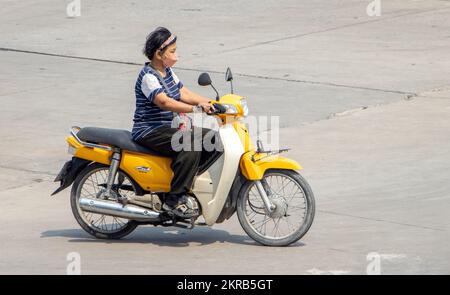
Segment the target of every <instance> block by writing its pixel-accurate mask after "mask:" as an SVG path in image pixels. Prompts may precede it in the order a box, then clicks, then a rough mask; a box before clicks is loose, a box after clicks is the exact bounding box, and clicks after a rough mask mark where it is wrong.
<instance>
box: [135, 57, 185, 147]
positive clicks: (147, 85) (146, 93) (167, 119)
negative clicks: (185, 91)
mask: <svg viewBox="0 0 450 295" xmlns="http://www.w3.org/2000/svg"><path fill="white" fill-rule="evenodd" d="M160 79H164V81H165V82H166V85H167V87H168V88H169V89H165V88H164V87H163V83H162V82H161V81H160ZM182 87H183V84H182V83H181V82H180V80H179V79H178V77H177V75H175V73H174V72H173V71H172V69H171V68H166V76H165V77H164V78H162V77H161V76H160V75H158V74H156V72H155V70H154V69H153V68H152V67H151V66H150V65H149V63H145V66H144V67H143V68H142V70H141V71H140V73H139V76H138V78H137V80H136V85H135V87H134V92H135V94H136V111H135V112H134V119H133V121H134V125H133V130H132V132H131V134H132V137H133V140H139V139H141V138H143V137H145V136H147V135H149V134H150V133H151V132H152V131H153V130H155V129H156V128H158V127H161V126H164V125H168V126H170V125H171V123H172V120H173V117H174V113H173V112H171V111H165V110H163V109H161V108H159V107H158V106H157V105H156V104H155V103H154V102H153V100H154V98H155V96H156V95H158V94H159V93H161V92H163V91H164V92H165V94H166V95H167V96H169V97H170V98H172V99H175V100H178V101H179V100H180V98H181V94H180V89H181V88H182Z"/></svg>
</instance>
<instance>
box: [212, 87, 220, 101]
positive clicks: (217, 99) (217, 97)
mask: <svg viewBox="0 0 450 295" xmlns="http://www.w3.org/2000/svg"><path fill="white" fill-rule="evenodd" d="M211 87H212V88H213V89H214V91H215V92H216V94H217V96H216V101H219V92H217V89H216V87H214V85H212V84H211Z"/></svg>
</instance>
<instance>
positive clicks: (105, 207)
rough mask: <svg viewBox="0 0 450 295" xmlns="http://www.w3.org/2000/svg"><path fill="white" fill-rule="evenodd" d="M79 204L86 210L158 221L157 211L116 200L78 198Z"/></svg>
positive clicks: (133, 218) (139, 219) (140, 219)
mask: <svg viewBox="0 0 450 295" xmlns="http://www.w3.org/2000/svg"><path fill="white" fill-rule="evenodd" d="M79 204H80V208H81V209H83V210H84V211H86V212H91V213H98V214H104V215H110V216H115V217H122V218H126V219H131V220H137V221H160V216H159V213H158V212H155V211H153V210H150V209H147V208H143V207H139V206H134V205H125V206H124V205H122V204H120V203H117V202H112V201H107V200H98V199H89V198H80V199H79Z"/></svg>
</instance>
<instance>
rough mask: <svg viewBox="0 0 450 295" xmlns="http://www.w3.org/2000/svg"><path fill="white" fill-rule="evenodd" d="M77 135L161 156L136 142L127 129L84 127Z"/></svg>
mask: <svg viewBox="0 0 450 295" xmlns="http://www.w3.org/2000/svg"><path fill="white" fill-rule="evenodd" d="M77 136H78V138H79V139H81V140H83V141H87V142H90V143H98V144H102V143H103V144H108V145H112V146H115V147H118V148H121V149H123V150H127V151H132V152H137V153H144V154H152V155H156V156H162V155H161V154H159V153H158V152H156V151H154V150H151V149H149V148H147V147H144V146H142V145H139V144H138V143H136V142H135V141H134V140H133V138H132V137H131V132H130V131H128V130H121V129H108V128H99V127H84V128H81V130H80V131H78V133H77Z"/></svg>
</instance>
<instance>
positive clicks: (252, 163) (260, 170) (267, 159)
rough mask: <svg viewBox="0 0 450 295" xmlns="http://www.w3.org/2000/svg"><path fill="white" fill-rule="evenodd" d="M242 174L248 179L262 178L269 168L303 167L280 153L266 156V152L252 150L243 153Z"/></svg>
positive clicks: (296, 168) (298, 168)
mask: <svg viewBox="0 0 450 295" xmlns="http://www.w3.org/2000/svg"><path fill="white" fill-rule="evenodd" d="M240 168H241V172H242V175H244V176H245V178H247V179H248V180H259V179H262V178H263V176H264V173H265V172H266V170H268V169H289V170H301V169H303V168H302V166H300V164H299V163H297V162H296V161H294V160H291V159H288V158H286V157H283V156H279V155H272V156H266V154H264V153H257V152H254V151H250V152H247V153H245V154H244V155H242V157H241V161H240Z"/></svg>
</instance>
